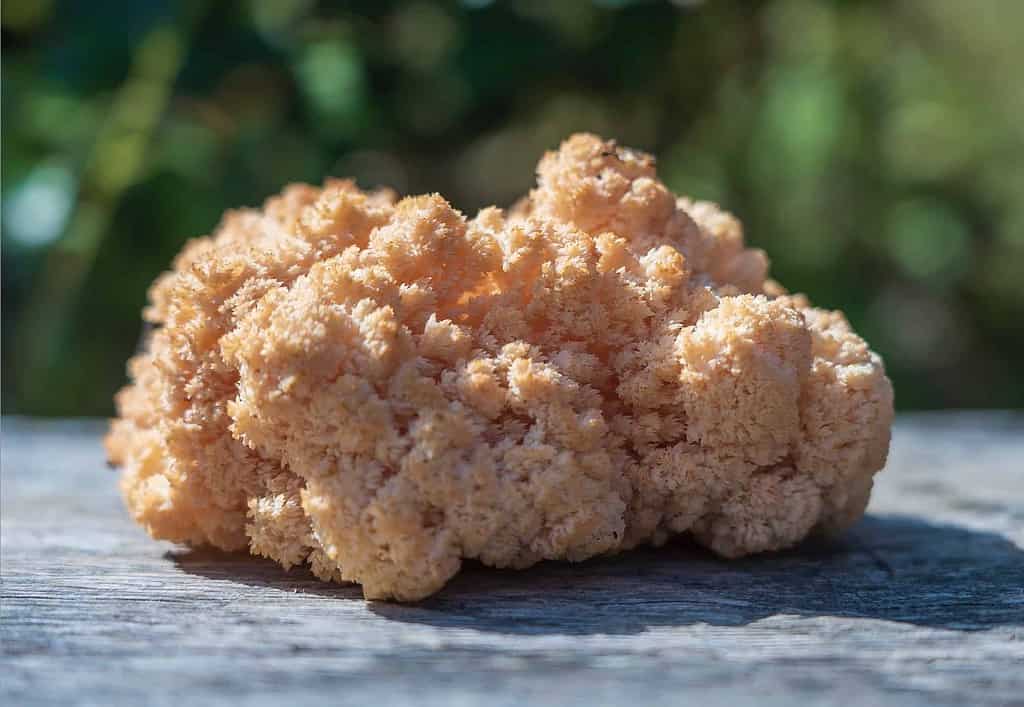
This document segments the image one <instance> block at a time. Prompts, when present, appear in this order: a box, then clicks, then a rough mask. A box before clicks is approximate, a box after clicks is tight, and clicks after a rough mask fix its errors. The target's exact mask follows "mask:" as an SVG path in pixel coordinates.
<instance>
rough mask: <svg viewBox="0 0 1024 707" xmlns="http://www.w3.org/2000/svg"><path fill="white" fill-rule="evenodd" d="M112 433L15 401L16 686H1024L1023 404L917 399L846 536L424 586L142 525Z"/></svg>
mask: <svg viewBox="0 0 1024 707" xmlns="http://www.w3.org/2000/svg"><path fill="white" fill-rule="evenodd" d="M101 431H102V426H101V425H100V424H99V423H94V422H45V423H44V422H31V421H24V420H16V419H6V420H4V421H3V453H2V484H0V495H2V520H0V528H2V536H0V550H2V561H0V574H2V587H3V593H2V603H0V611H2V614H0V618H2V633H0V638H2V657H0V703H2V704H4V705H11V706H12V707H13V706H15V705H33V704H44V703H46V704H71V703H75V704H95V705H141V704H174V705H177V706H181V705H189V706H191V705H198V704H217V705H221V704H235V703H236V702H243V701H244V702H245V703H246V704H268V705H269V704H304V703H311V702H323V703H335V704H353V705H373V704H380V705H403V704H426V705H462V704H487V705H520V704H542V705H547V704H550V705H555V704H559V705H561V704H577V703H578V704H585V705H587V706H588V707H593V706H595V705H602V704H616V705H622V704H631V705H637V706H638V707H639V706H641V705H643V706H647V705H660V704H681V703H694V704H700V705H701V706H702V707H710V706H712V705H719V704H722V705H730V707H736V706H738V705H744V704H758V705H775V704H778V705H791V704H795V703H797V702H809V703H815V704H837V705H839V704H841V705H850V704H882V703H885V704H892V703H899V704H910V705H917V704H921V705H925V704H927V705H945V704H949V705H974V704H1000V705H1003V704H1024V416H1014V415H1010V414H994V413H990V414H941V415H921V416H912V417H904V418H902V419H901V420H900V421H899V423H898V425H897V429H896V433H895V440H894V445H893V453H892V456H891V461H890V464H889V467H888V469H887V470H886V471H885V472H884V473H883V474H882V475H881V476H880V477H879V478H878V482H879V483H878V485H877V491H876V493H875V496H874V499H873V501H872V504H871V509H870V515H869V517H868V518H867V519H866V520H865V521H863V522H862V523H861V525H859V526H858V527H857V528H856V529H855V530H854V531H852V532H850V533H849V534H847V535H846V536H845V538H844V539H843V540H841V541H838V542H833V543H831V544H821V543H818V544H814V543H812V544H808V545H806V546H803V547H801V548H799V549H797V550H794V551H791V552H786V553H782V554H778V555H774V556H766V557H758V558H752V559H747V560H741V561H734V562H726V561H722V560H717V559H715V558H713V557H711V556H710V555H708V554H706V553H704V552H701V551H699V550H697V549H694V548H692V547H688V546H686V545H685V544H677V545H674V546H670V547H667V548H663V549H661V550H658V551H653V550H642V551H638V552H633V553H629V554H626V555H622V556H619V557H614V558H606V559H600V560H594V561H590V562H586V563H583V564H579V565H568V564H554V563H549V564H544V565H542V566H539V567H536V568H534V569H531V570H527V571H523V572H509V571H496V570H490V569H486V568H479V567H478V568H470V569H468V570H466V571H464V572H463V573H462V574H461V575H459V577H458V578H457V579H456V580H455V581H454V582H453V583H452V584H451V585H450V586H449V587H448V588H446V589H445V590H444V591H443V592H441V594H439V595H438V596H436V597H434V598H433V599H431V600H429V601H427V602H425V603H423V604H420V605H416V606H401V605H395V604H381V603H367V602H364V601H363V600H362V598H361V594H360V592H359V590H358V588H355V587H344V586H328V585H324V584H321V583H319V582H317V581H316V580H315V579H313V578H312V577H311V576H310V575H308V574H306V573H303V572H299V571H295V570H293V571H292V572H291V573H287V574H286V573H284V572H282V571H281V570H280V569H279V568H278V567H277V566H276V565H274V564H272V563H270V562H264V561H259V560H255V559H250V558H247V557H244V556H233V555H228V556H225V555H222V554H218V553H214V552H208V551H193V550H187V549H185V548H180V547H175V546H172V545H169V544H166V543H157V542H154V541H152V540H150V539H149V538H147V537H146V536H145V534H144V533H143V532H142V531H141V530H140V529H138V528H137V527H135V526H134V525H133V524H132V523H131V522H130V521H129V520H128V518H127V516H126V514H125V512H124V510H123V509H122V508H121V505H120V500H119V498H118V496H117V493H116V477H115V474H114V473H113V472H111V471H110V470H109V469H107V468H106V466H105V465H104V462H103V455H102V451H101V449H100V447H99V435H100V434H101Z"/></svg>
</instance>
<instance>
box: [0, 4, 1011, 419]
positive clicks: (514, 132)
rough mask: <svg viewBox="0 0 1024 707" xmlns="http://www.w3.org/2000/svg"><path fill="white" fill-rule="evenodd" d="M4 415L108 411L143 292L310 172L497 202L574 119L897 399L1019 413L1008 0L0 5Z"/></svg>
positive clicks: (519, 186) (135, 335)
mask: <svg viewBox="0 0 1024 707" xmlns="http://www.w3.org/2000/svg"><path fill="white" fill-rule="evenodd" d="M2 13H3V46H4V57H3V59H4V60H3V83H2V92H3V97H2V100H3V104H2V107H3V174H2V177H3V202H2V204H3V218H2V224H3V338H4V346H3V376H4V386H3V407H4V411H5V412H19V413H36V414H62V415H66V414H90V415H92V414H109V413H110V412H111V409H112V407H111V394H112V393H113V391H114V390H115V389H116V388H117V387H118V386H119V385H120V384H121V383H122V381H123V379H124V369H123V364H124V360H125V359H126V358H127V357H128V356H129V355H130V354H131V353H132V351H133V350H134V349H135V347H136V345H137V342H138V340H139V333H140V321H139V310H140V309H141V307H142V305H143V302H144V297H145V290H146V287H147V285H148V283H149V282H150V281H151V280H152V279H153V277H154V276H155V275H156V274H157V273H159V272H160V271H161V270H162V269H164V268H165V267H167V265H168V263H169V262H170V259H171V258H172V256H173V255H174V253H175V252H176V251H177V250H178V248H179V247H180V246H181V244H182V243H183V242H184V241H185V240H186V239H187V238H189V237H193V236H197V235H202V234H205V233H208V232H209V231H210V230H211V229H212V228H213V227H214V226H215V225H216V222H217V219H218V217H219V215H220V214H221V213H222V212H223V211H224V210H225V209H227V208H232V207H237V206H241V205H254V204H258V203H259V202H260V201H261V200H262V199H263V198H265V197H266V196H268V195H269V194H271V193H274V192H276V191H277V190H278V189H279V188H280V187H281V186H282V185H283V184H284V183H286V182H289V181H296V180H302V181H314V182H315V181H319V180H321V179H323V177H325V176H327V175H337V176H346V175H351V176H355V177H357V178H358V180H359V181H360V182H361V183H362V184H363V185H364V186H374V185H377V184H389V185H393V186H395V187H396V188H397V189H398V190H400V191H402V192H406V193H418V192H423V191H440V192H442V193H443V194H445V195H446V196H448V197H450V198H451V199H452V200H453V202H454V203H455V204H456V205H457V206H458V207H460V208H462V209H463V210H464V211H466V212H470V213H472V212H473V211H474V210H475V209H477V208H479V207H480V206H483V205H485V204H489V203H498V204H508V203H510V202H511V201H512V200H513V199H514V198H516V196H517V195H518V194H520V193H522V192H523V191H525V190H526V189H527V188H528V187H529V185H530V183H531V180H532V169H533V164H534V162H535V160H536V158H537V156H538V155H539V154H540V153H541V152H542V151H543V150H545V149H550V148H552V147H554V146H555V145H556V144H557V143H558V142H559V141H560V140H561V139H562V138H564V137H565V136H566V135H568V134H569V133H571V132H573V131H578V130H594V131H597V132H600V133H602V134H605V135H609V136H612V137H616V138H618V139H619V140H620V141H621V142H623V143H626V144H629V145H635V146H639V147H643V148H645V149H647V150H648V151H651V152H653V153H655V154H657V155H658V156H659V157H660V170H661V173H662V174H663V176H664V177H665V178H666V179H667V181H668V182H669V185H670V186H671V187H672V188H674V189H676V190H678V191H682V192H686V193H691V194H693V195H695V196H697V197H701V198H710V199H714V200H717V201H720V202H722V203H723V204H725V205H726V206H727V207H728V208H729V209H731V210H733V211H734V212H736V213H737V214H738V215H739V216H740V217H741V218H742V219H743V220H744V222H745V223H746V225H747V233H748V238H749V240H750V241H751V242H752V243H753V244H754V245H757V246H760V247H763V248H765V249H766V250H768V251H769V253H770V254H771V255H772V257H773V268H774V272H775V274H776V277H778V279H780V280H781V281H783V282H784V283H786V285H787V286H788V287H790V288H791V289H794V290H801V291H804V292H807V293H808V294H809V295H810V296H811V297H812V299H814V300H815V301H816V302H818V303H820V304H822V305H823V306H828V307H841V308H843V309H845V310H846V311H847V313H848V315H849V316H850V318H851V320H852V321H853V323H854V325H855V326H856V327H857V328H858V329H859V330H860V331H862V332H863V333H864V334H865V336H866V337H867V338H868V339H869V340H870V341H871V342H872V344H873V345H874V347H875V348H876V349H877V350H879V351H880V352H881V353H882V354H883V355H884V356H885V358H886V361H887V363H888V366H889V370H890V373H891V375H892V377H893V379H894V381H895V384H896V390H897V404H898V405H899V406H900V407H902V408H916V407H950V406H967V407H971V406H978V407H1021V406H1024V376H1022V375H1020V372H1019V367H1020V364H1019V362H1020V361H1021V360H1022V356H1021V354H1020V350H1021V348H1022V346H1024V327H1022V326H1021V323H1020V322H1021V321H1022V318H1024V287H1022V286H1021V281H1022V280H1024V81H1021V80H1020V78H1019V69H1020V67H1021V66H1024V43H1022V42H1020V40H1019V30H1020V28H1021V27H1024V3H1020V2H1017V1H1016V0H978V2H962V1H961V0H891V1H889V0H876V1H873V2H871V1H864V2H850V1H846V2H843V1H840V0H835V1H833V2H826V1H821V2H815V1H812V0H780V1H778V2H751V1H747V0H735V1H728V0H711V1H708V2H703V3H702V2H696V1H688V2H682V1H676V2H655V1H648V2H643V1H633V2H630V1H628V0H618V1H616V2H611V1H608V0H605V1H603V2H596V1H595V2H571V1H566V2H547V1H546V0H524V1H522V2H498V1H494V2H489V1H488V0H472V1H471V0H463V1H462V2H461V3H430V2H425V1H423V0H414V1H412V2H374V1H371V0H365V1H363V2H348V3H329V2H315V1H314V0H249V1H248V2H235V3H223V2H212V1H209V2H182V3H174V2H170V0H164V1H162V2H161V1H152V2H130V1H128V0H124V1H122V2H108V3H97V4H93V3H81V2H75V1H74V0H53V1H51V2H41V1H40V0H24V1H22V2H17V1H15V0H8V1H7V2H5V3H4V4H3V8H2Z"/></svg>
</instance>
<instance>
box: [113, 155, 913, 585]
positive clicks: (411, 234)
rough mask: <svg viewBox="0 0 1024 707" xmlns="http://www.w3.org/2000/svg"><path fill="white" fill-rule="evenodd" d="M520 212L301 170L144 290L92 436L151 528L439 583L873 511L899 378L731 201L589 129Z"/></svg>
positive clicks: (745, 547) (769, 538) (756, 535)
mask: <svg viewBox="0 0 1024 707" xmlns="http://www.w3.org/2000/svg"><path fill="white" fill-rule="evenodd" d="M537 174H538V184H537V187H536V188H535V189H534V190H533V191H531V192H530V194H529V195H528V197H527V198H526V199H524V200H523V201H522V202H520V203H519V204H518V205H517V206H516V207H515V208H514V209H512V210H511V211H510V212H508V213H505V212H503V211H501V210H499V209H496V208H489V209H484V210H483V211H481V212H480V213H479V214H477V215H476V216H475V217H474V218H472V219H468V220H467V219H466V217H465V216H463V214H461V213H460V212H459V211H457V210H455V209H454V208H453V207H452V206H451V205H450V204H449V203H448V202H446V201H445V200H444V199H443V198H442V197H441V196H438V195H436V194H433V195H427V196H416V197H409V198H406V199H402V200H400V201H395V199H394V198H393V196H392V195H391V194H389V193H385V192H374V193H365V192H362V191H360V190H359V189H357V188H356V187H355V186H354V185H353V184H352V183H351V182H346V181H329V182H328V183H327V184H325V185H324V186H323V187H312V186H306V185H293V186H290V187H288V188H286V189H285V191H284V192H283V193H282V194H281V195H280V196H277V197H274V198H272V199H270V200H268V201H267V203H266V204H265V205H264V207H263V209H262V210H259V211H256V210H243V211H236V212H230V213H228V214H227V215H226V216H225V218H224V220H223V222H222V224H221V225H220V227H219V228H218V230H217V231H216V233H214V234H213V235H212V236H209V237H206V238H201V239H198V240H196V241H193V242H191V243H189V244H188V245H187V246H186V247H185V249H184V250H183V252H182V253H181V254H180V255H179V256H178V258H177V260H176V262H175V264H174V269H173V270H172V271H171V272H169V273H167V274H165V275H163V276H162V277H161V278H160V279H158V280H157V282H156V283H155V284H154V285H153V288H152V290H151V292H150V306H149V307H148V308H147V309H146V311H145V312H144V316H145V318H146V320H147V321H149V322H151V323H152V324H153V325H154V328H153V333H152V334H151V336H150V338H149V341H148V346H147V349H146V351H145V352H144V353H142V354H141V355H139V356H138V357H136V358H134V359H133V360H132V361H131V363H130V373H131V377H132V383H131V385H129V386H128V387H126V388H125V389H124V390H123V391H121V392H120V393H119V395H118V398H117V404H118V411H119V417H118V419H117V420H115V421H114V423H113V425H112V428H111V432H110V434H109V436H108V438H107V448H108V452H109V455H110V458H111V460H112V461H113V462H114V463H116V464H118V465H119V466H121V467H122V468H123V474H122V480H121V484H122V488H123V490H124V496H125V499H126V501H127V505H128V508H129V509H130V511H131V513H132V515H133V516H134V517H135V519H136V520H137V521H138V522H139V523H141V524H142V525H143V526H145V528H146V529H147V530H148V531H149V533H150V534H151V535H153V536H154V537H156V538H162V539H166V540H172V541H175V542H182V543H188V544H192V545H202V544H208V545H214V546H216V547H220V548H224V549H226V550H236V549H241V548H248V549H249V550H250V551H251V552H252V553H254V554H258V555H264V556H266V557H270V558H272V559H274V560H276V561H278V562H280V563H281V564H282V565H283V566H284V567H286V568H288V567H291V566H293V565H299V564H303V563H308V564H309V565H310V567H311V568H312V571H313V572H314V573H315V574H316V575H317V576H318V577H321V578H322V579H325V580H335V581H352V582H358V583H360V584H361V585H362V587H363V591H364V593H365V595H366V596H367V597H368V598H371V599H388V598H390V599H398V600H405V601H408V600H416V599H420V598H423V597H425V596H428V595H430V594H432V593H433V592H436V591H438V590H439V589H440V588H441V587H442V586H444V584H445V582H447V581H448V580H449V579H450V578H451V577H452V576H453V575H454V574H455V573H456V572H458V571H459V567H460V564H461V562H462V560H463V559H475V560H479V561H480V562H482V563H484V564H487V565H493V566H496V567H517V568H523V567H528V566H529V565H531V564H533V563H535V562H538V561H540V560H545V559H564V560H573V561H575V560H582V559H585V558H588V557H592V556H594V555H598V554H602V553H613V552H618V551H622V550H626V549H628V548H631V547H634V546H636V545H639V544H644V543H653V544H660V543H663V542H664V541H665V540H666V539H668V538H670V537H671V536H673V535H676V534H679V533H689V534H690V535H691V536H692V537H693V538H694V539H695V540H696V541H697V542H699V543H701V544H703V545H706V546H707V547H709V548H711V549H712V550H713V551H714V552H716V553H719V554H721V555H724V556H727V557H736V556H740V555H745V554H748V553H754V552H761V551H765V550H776V549H780V548H784V547H787V546H790V545H793V544H794V543H796V542H798V541H799V540H801V539H802V538H804V537H805V536H806V535H808V534H809V533H811V532H812V531H814V530H815V529H822V530H828V531H834V530H838V529H842V528H844V527H846V526H848V525H849V524H851V523H852V522H854V521H855V520H856V519H857V518H859V517H860V515H861V514H862V513H863V511H864V507H865V505H866V503H867V501H868V497H869V495H870V491H871V483H872V476H873V475H874V474H875V472H877V471H878V470H879V469H880V468H881V467H882V466H883V464H884V462H885V457H886V453H887V451H888V446H889V430H890V425H891V422H892V416H893V407H892V404H893V402H892V388H891V386H890V383H889V380H888V379H887V378H886V376H885V372H884V368H883V365H882V361H881V359H880V358H879V357H878V356H877V355H876V354H875V353H873V352H872V351H871V350H870V349H869V348H868V346H867V344H866V343H865V342H864V340H863V339H861V338H860V337H859V336H857V335H856V334H855V333H854V332H853V331H852V330H851V328H850V326H849V325H848V324H847V322H846V320H845V319H844V317H843V315H842V314H841V313H838V312H828V311H823V310H819V309H815V308H813V307H811V306H810V304H809V303H808V302H807V300H806V299H805V298H803V297H801V296H791V295H788V294H785V290H783V288H782V287H781V286H780V285H779V284H778V283H776V282H774V281H772V280H769V279H767V271H768V260H767V258H766V257H765V254H764V253H763V252H761V251H758V250H753V249H748V248H746V247H745V246H744V242H743V233H742V228H741V225H740V223H739V222H738V221H737V220H736V219H735V218H733V217H732V216H731V215H730V214H728V213H726V212H724V211H722V210H721V209H720V208H719V207H718V206H716V205H714V204H710V203H706V202H693V201H690V200H688V199H686V198H681V197H677V196H675V195H674V194H672V193H671V192H670V191H669V190H668V189H666V187H665V186H664V185H663V184H662V183H661V182H660V181H659V180H658V177H657V174H656V172H655V167H654V160H653V159H652V158H651V157H650V156H648V155H645V154H643V153H640V152H636V151H633V150H629V149H623V148H620V147H618V146H617V145H616V144H615V143H614V142H610V141H605V140H602V139H600V138H598V137H596V136H593V135H575V136H573V137H571V138H569V139H568V140H567V141H566V142H565V143H563V144H562V146H561V148H560V149H559V150H558V151H557V152H553V153H549V154H547V155H545V156H544V158H543V159H542V160H541V162H540V165H539V167H538V169H537Z"/></svg>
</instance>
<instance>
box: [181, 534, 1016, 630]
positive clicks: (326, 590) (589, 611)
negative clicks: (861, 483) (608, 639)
mask: <svg viewBox="0 0 1024 707" xmlns="http://www.w3.org/2000/svg"><path fill="white" fill-rule="evenodd" d="M169 556H170V557H171V558H172V559H173V560H174V562H175V563H176V564H177V566H178V567H179V568H180V569H181V570H182V571H184V572H188V573H190V574H195V575H201V576H204V577H209V578H212V579H218V580H231V581H236V582H241V583H244V584H247V585H250V586H261V587H264V586H265V587H272V588H276V589H284V590H290V591H299V592H303V593H314V594H317V595H319V596H322V597H330V598H335V599H338V600H349V601H351V600H360V599H361V592H360V590H359V588H358V587H356V586H353V585H347V586H345V585H330V584H325V583H322V582H319V581H318V580H317V579H316V578H315V577H313V576H312V575H311V574H309V572H308V571H305V570H298V569H293V570H292V571H291V572H288V573H285V572H284V571H282V570H281V569H280V568H279V567H278V566H277V565H275V564H274V563H272V562H270V561H266V560H259V559H255V558H251V557H248V556H245V555H225V554H222V553H216V552H212V551H207V550H191V551H186V552H182V553H169ZM1022 586H1024V552H1022V551H1021V550H1020V549H1019V548H1017V547H1016V546H1015V545H1014V544H1013V543H1011V542H1009V541H1008V540H1006V539H1005V538H1003V537H1001V536H999V535H996V534H994V533H987V532H978V531H973V530H969V529H967V528H963V527H957V526H952V525H936V524H932V523H927V522H924V521H921V520H918V519H915V518H911V517H905V516H870V517H868V518H866V519H865V520H864V521H863V522H862V523H861V524H860V525H859V526H857V527H856V528H855V529H854V530H852V531H850V532H849V533H847V534H846V536H844V537H843V538H842V539H839V540H835V541H831V542H827V541H821V540H819V541H810V542H807V543H805V544H803V545H801V546H800V547H799V548H796V549H794V550H791V551H788V552H782V553H776V554H772V555H761V556H756V557H751V558H746V559H742V560H733V561H726V560H721V559H718V558H716V557H714V556H712V555H711V554H710V553H708V552H706V551H703V550H701V549H700V548H697V547H695V546H692V545H690V544H688V543H685V542H679V543H674V544H670V545H668V546H666V547H663V548H659V549H651V548H646V549H640V550H636V551H633V552H629V553H624V554H622V555H618V556H615V557H605V558H598V559H594V560H590V561H587V562H583V563H579V564H575V565H573V564H568V563H561V562H545V563H541V564H539V565H537V566H535V567H533V568H530V569H528V570H522V571H514V570H496V569H493V568H487V567H483V566H481V565H479V564H476V563H467V564H466V566H465V567H464V569H463V571H462V572H461V573H460V574H459V575H458V576H457V577H456V578H455V579H453V580H452V582H451V583H450V584H449V585H448V586H447V587H445V589H444V590H442V591H441V592H440V593H439V594H437V595H435V596H434V597H431V598H430V599H428V600H426V601H424V602H421V603H419V604H415V605H401V604H390V603H385V602H374V603H371V604H370V609H371V611H373V612H374V613H376V614H378V615H379V616H382V617H384V618H387V619H390V620H393V621H399V622H411V623H417V624H427V625H433V626H439V627H448V628H467V629H476V630H480V631H488V632H495V633H512V634H532V635H539V634H548V633H551V634H574V635H590V634H623V633H638V632H642V631H645V630H647V629H648V628H651V627H656V626H679V625H691V624H699V623H706V624H710V625H715V626H741V625H746V624H749V623H751V622H754V621H759V620H761V619H766V618H768V617H772V616H776V615H780V616H786V615H790V616H792V615H797V616H802V617H821V618H827V617H855V618H865V619H878V620H884V621H894V622H901V623H907V624H913V625H917V626H929V627H935V628H945V629H952V630H963V631H973V630H981V629H986V628H991V627H994V626H1000V625H1016V624H1020V625H1024V594H1022V590H1021V587H1022Z"/></svg>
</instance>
